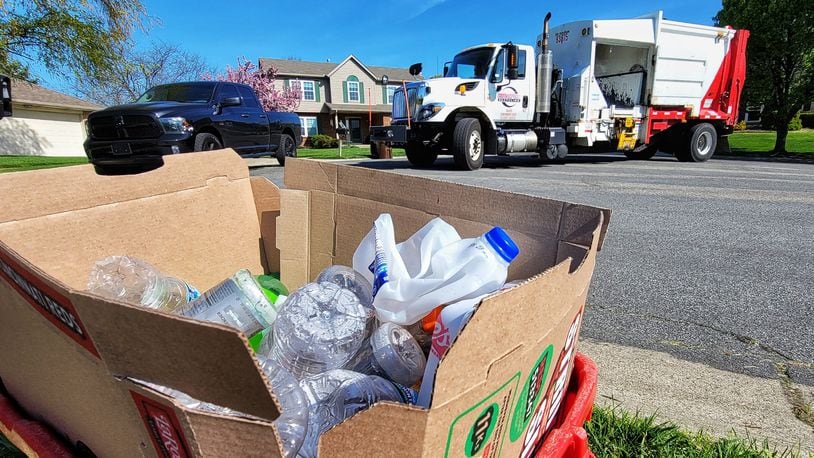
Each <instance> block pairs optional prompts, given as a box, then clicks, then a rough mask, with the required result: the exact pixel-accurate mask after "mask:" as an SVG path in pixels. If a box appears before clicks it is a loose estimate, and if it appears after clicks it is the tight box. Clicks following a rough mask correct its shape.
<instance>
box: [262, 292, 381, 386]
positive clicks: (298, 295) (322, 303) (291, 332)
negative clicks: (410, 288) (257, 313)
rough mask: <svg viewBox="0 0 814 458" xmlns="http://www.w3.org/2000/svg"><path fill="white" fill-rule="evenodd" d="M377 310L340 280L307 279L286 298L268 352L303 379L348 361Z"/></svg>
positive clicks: (269, 355) (356, 349)
mask: <svg viewBox="0 0 814 458" xmlns="http://www.w3.org/2000/svg"><path fill="white" fill-rule="evenodd" d="M372 319H373V314H372V311H371V310H370V309H368V308H366V307H365V306H363V305H362V303H361V302H360V301H359V298H358V297H357V296H356V294H354V293H352V292H351V291H350V290H347V289H345V288H341V287H340V286H339V285H337V284H335V283H328V282H322V283H308V284H307V285H305V286H303V287H301V288H299V289H297V290H296V291H294V292H293V293H291V295H290V296H288V298H287V299H286V300H285V302H284V303H283V306H282V308H281V309H280V313H279V315H278V316H277V320H276V321H275V322H274V326H273V331H272V334H273V343H272V349H271V352H270V353H269V354H268V358H269V359H271V360H273V361H275V362H277V363H278V364H280V365H281V366H283V367H285V368H286V369H288V370H289V371H290V372H291V373H292V374H294V376H295V377H297V379H298V380H302V379H303V378H305V377H308V376H311V375H315V374H319V373H321V372H325V371H328V370H331V369H338V368H341V367H343V366H344V365H345V364H346V363H347V362H348V361H349V360H350V359H351V358H352V357H353V356H354V355H355V354H356V353H357V352H358V351H359V348H361V346H362V343H363V341H364V340H365V338H366V337H367V335H366V334H367V330H368V327H369V323H370V320H372Z"/></svg>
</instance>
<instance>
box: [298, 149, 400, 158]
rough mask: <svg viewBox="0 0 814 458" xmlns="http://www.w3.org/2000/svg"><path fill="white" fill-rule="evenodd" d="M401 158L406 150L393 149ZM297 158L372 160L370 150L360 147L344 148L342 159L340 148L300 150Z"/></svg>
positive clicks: (396, 155) (394, 154)
mask: <svg viewBox="0 0 814 458" xmlns="http://www.w3.org/2000/svg"><path fill="white" fill-rule="evenodd" d="M399 156H404V149H403V148H393V157H399ZM297 157H307V158H311V159H360V158H370V148H368V147H358V146H343V147H342V157H340V156H339V148H327V149H310V148H298V149H297Z"/></svg>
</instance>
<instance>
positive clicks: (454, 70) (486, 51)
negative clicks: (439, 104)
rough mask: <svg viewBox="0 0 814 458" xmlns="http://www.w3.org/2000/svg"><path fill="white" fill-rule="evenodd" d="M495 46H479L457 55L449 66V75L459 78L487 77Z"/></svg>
mask: <svg viewBox="0 0 814 458" xmlns="http://www.w3.org/2000/svg"><path fill="white" fill-rule="evenodd" d="M494 52H495V49H494V48H488V47H487V48H477V49H472V50H469V51H465V52H462V53H460V54H458V55H457V56H455V59H453V60H452V64H451V65H450V66H449V71H448V72H447V75H446V76H447V77H458V78H475V79H483V78H486V73H487V72H488V71H489V64H490V63H491V62H492V55H493V54H494Z"/></svg>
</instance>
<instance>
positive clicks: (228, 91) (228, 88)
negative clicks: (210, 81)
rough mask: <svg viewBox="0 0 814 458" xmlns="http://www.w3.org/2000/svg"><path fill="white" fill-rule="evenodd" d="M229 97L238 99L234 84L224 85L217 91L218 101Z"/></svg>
mask: <svg viewBox="0 0 814 458" xmlns="http://www.w3.org/2000/svg"><path fill="white" fill-rule="evenodd" d="M229 97H240V94H238V93H237V88H235V85H234V84H224V85H223V86H221V87H220V90H219V91H218V101H221V100H223V99H226V98H229Z"/></svg>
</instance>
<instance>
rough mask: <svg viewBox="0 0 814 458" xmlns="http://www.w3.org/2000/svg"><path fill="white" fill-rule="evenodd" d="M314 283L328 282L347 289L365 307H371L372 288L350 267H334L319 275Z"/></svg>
mask: <svg viewBox="0 0 814 458" xmlns="http://www.w3.org/2000/svg"><path fill="white" fill-rule="evenodd" d="M314 282H315V283H322V282H330V283H336V284H337V285H339V286H341V287H343V288H345V289H349V290H351V291H353V293H354V294H356V297H358V298H359V301H361V302H362V305H364V306H365V307H373V286H371V285H370V282H369V281H367V279H366V278H365V277H364V276H363V275H362V274H360V273H359V272H357V271H355V270H353V269H352V268H350V267H347V266H342V265H335V266H330V267H328V268H326V269H325V270H323V271H322V272H320V273H319V275H318V276H317V279H316V280H315V281H314Z"/></svg>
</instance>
